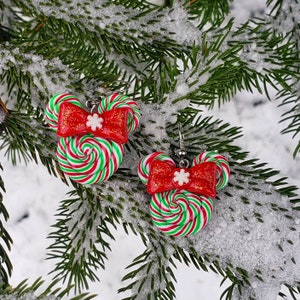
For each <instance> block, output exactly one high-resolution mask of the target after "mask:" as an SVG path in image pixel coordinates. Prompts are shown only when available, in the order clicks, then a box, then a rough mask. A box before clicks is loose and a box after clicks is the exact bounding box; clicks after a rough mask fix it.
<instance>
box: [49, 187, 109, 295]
mask: <svg viewBox="0 0 300 300" xmlns="http://www.w3.org/2000/svg"><path fill="white" fill-rule="evenodd" d="M78 192H79V191H77V193H78ZM72 194H74V193H72ZM80 194H81V192H80ZM57 216H58V220H57V222H56V224H55V225H54V226H53V227H54V228H55V231H53V232H52V233H51V234H50V235H49V238H51V239H54V242H53V243H52V245H51V246H49V248H48V258H49V259H55V260H58V262H57V263H56V267H55V270H53V271H52V273H54V274H55V278H57V279H59V280H62V281H63V282H67V283H68V285H74V288H75V290H76V291H78V290H79V291H80V290H82V289H83V288H88V281H87V280H91V281H95V280H98V276H97V275H96V271H97V269H98V268H104V266H105V261H106V259H107V256H106V252H107V250H110V244H109V242H108V241H107V238H110V239H113V236H112V234H111V232H110V229H109V225H110V224H111V223H110V222H109V220H108V219H107V218H106V217H105V215H104V214H103V213H101V204H100V202H99V199H98V198H94V197H93V195H92V194H91V193H90V191H89V190H85V191H84V190H83V193H82V194H81V197H80V198H72V199H68V200H64V201H62V203H61V207H60V208H59V210H58V214H57Z"/></svg>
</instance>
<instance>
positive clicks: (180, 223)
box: [138, 133, 230, 236]
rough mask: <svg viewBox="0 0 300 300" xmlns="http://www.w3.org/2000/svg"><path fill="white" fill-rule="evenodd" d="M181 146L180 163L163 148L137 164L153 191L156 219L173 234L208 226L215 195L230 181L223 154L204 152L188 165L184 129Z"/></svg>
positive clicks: (151, 192)
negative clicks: (184, 144) (162, 150)
mask: <svg viewBox="0 0 300 300" xmlns="http://www.w3.org/2000/svg"><path fill="white" fill-rule="evenodd" d="M180 146H181V147H180V150H179V151H178V152H177V154H178V156H179V157H180V160H179V163H176V162H175V161H174V160H173V159H172V158H171V157H170V156H169V155H167V154H165V153H163V152H154V153H151V154H149V155H147V156H146V157H144V158H143V159H142V160H141V161H140V163H139V165H138V176H139V177H140V180H141V181H142V183H144V184H145V185H146V186H147V192H148V193H149V194H150V195H152V197H151V200H150V214H151V218H152V220H153V223H154V224H155V225H156V226H157V227H158V228H159V230H161V231H162V232H164V233H166V234H168V235H172V236H187V235H194V234H196V233H197V232H199V231H200V230H201V229H202V228H204V227H205V226H206V224H207V223H208V222H209V220H210V218H211V213H212V210H213V199H212V198H215V197H216V192H217V191H219V190H221V189H222V188H224V187H225V186H226V185H227V183H228V180H229V176H230V169H229V164H228V161H227V160H226V158H225V157H224V156H222V155H220V154H218V153H217V152H214V151H211V152H202V153H200V154H199V155H197V156H196V157H195V158H194V159H193V160H192V163H191V167H189V165H190V163H189V161H188V159H187V158H186V151H185V148H184V146H183V136H182V135H181V133H180Z"/></svg>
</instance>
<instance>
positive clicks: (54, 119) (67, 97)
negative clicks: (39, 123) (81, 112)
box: [45, 93, 83, 130]
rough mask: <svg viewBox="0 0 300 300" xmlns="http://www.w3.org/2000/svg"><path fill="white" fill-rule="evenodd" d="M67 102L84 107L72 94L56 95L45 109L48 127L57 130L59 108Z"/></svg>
mask: <svg viewBox="0 0 300 300" xmlns="http://www.w3.org/2000/svg"><path fill="white" fill-rule="evenodd" d="M65 101H67V102H70V103H72V104H74V105H77V106H79V107H83V105H82V104H81V102H80V101H79V100H78V99H77V98H76V97H75V96H74V95H72V94H69V93H64V94H56V95H54V96H53V97H52V98H51V99H50V101H49V102H48V104H47V106H46V109H45V120H46V121H47V123H48V125H49V126H50V127H51V128H52V129H54V130H56V129H57V123H58V116H59V107H60V105H61V104H62V103H63V102H65Z"/></svg>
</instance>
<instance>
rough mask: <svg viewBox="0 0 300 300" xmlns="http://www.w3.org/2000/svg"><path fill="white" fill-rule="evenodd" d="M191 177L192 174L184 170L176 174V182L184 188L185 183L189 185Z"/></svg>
mask: <svg viewBox="0 0 300 300" xmlns="http://www.w3.org/2000/svg"><path fill="white" fill-rule="evenodd" d="M189 177H190V173H189V172H186V171H185V170H184V169H180V171H179V172H178V171H175V172H174V179H173V180H174V181H175V182H178V185H180V186H182V185H183V184H184V183H188V182H189V181H190V180H189Z"/></svg>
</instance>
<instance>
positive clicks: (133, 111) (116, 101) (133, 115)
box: [98, 94, 141, 133]
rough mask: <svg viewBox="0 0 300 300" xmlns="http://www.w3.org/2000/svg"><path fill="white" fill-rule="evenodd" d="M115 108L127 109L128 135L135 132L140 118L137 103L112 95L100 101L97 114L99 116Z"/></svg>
mask: <svg viewBox="0 0 300 300" xmlns="http://www.w3.org/2000/svg"><path fill="white" fill-rule="evenodd" d="M116 108H128V122H127V130H128V133H130V132H132V131H134V130H136V129H137V127H138V126H139V123H140V118H141V111H140V109H139V107H138V105H137V103H136V102H135V101H133V100H132V99H131V98H129V97H128V96H126V95H119V94H112V95H110V96H107V97H105V98H103V99H102V100H101V102H100V104H99V106H98V112H99V113H100V114H101V113H103V112H104V111H107V110H111V109H116Z"/></svg>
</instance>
